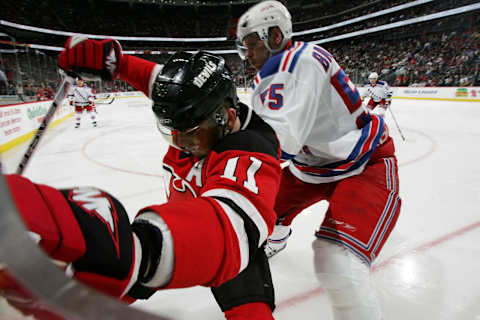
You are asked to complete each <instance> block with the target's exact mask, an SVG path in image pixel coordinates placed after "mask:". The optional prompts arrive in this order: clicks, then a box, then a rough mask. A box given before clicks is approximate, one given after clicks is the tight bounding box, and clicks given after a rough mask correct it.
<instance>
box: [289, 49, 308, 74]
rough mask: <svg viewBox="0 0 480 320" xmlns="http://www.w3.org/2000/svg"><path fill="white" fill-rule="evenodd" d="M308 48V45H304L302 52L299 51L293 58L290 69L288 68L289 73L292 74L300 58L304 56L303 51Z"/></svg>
mask: <svg viewBox="0 0 480 320" xmlns="http://www.w3.org/2000/svg"><path fill="white" fill-rule="evenodd" d="M306 47H307V43H303V45H302V47H301V48H300V50H298V51H297V52H296V53H295V55H294V56H293V59H292V62H291V63H290V67H289V68H288V72H290V73H292V72H293V69H294V68H295V65H296V64H297V61H298V58H299V57H300V55H301V54H302V52H303V50H305V48H306Z"/></svg>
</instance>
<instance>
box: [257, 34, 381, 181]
mask: <svg viewBox="0 0 480 320" xmlns="http://www.w3.org/2000/svg"><path fill="white" fill-rule="evenodd" d="M253 89H254V93H253V95H252V107H253V109H254V110H255V112H257V113H258V114H259V115H260V116H261V117H262V118H263V119H264V120H265V121H266V122H268V123H269V124H270V125H271V126H272V127H273V128H274V130H275V131H276V133H277V135H278V138H279V140H280V145H281V148H282V158H283V159H291V160H292V164H291V165H290V166H289V169H290V170H291V171H292V173H293V174H294V175H295V176H296V177H298V178H299V179H301V180H302V181H305V182H309V183H325V182H331V181H336V180H340V179H343V178H346V177H349V176H353V175H356V174H359V173H361V172H362V171H363V168H364V166H365V164H366V163H367V162H368V159H369V158H370V156H371V155H372V153H373V151H374V150H375V149H376V147H377V145H378V143H379V141H380V138H381V136H382V133H383V130H384V121H383V119H382V118H381V117H379V116H376V115H370V114H369V113H368V111H367V110H366V109H365V107H364V106H363V105H362V101H361V99H360V94H359V92H358V90H357V89H356V87H355V85H354V84H353V83H352V82H351V81H350V79H349V78H348V76H347V75H346V74H345V72H344V71H343V69H342V68H341V67H340V66H339V65H338V64H337V62H336V61H335V59H334V58H333V56H332V55H331V54H330V53H328V52H327V51H326V50H325V49H323V48H322V47H320V46H317V45H313V44H310V43H304V42H294V43H293V45H292V46H291V47H290V48H289V49H288V50H286V51H283V52H281V53H279V54H277V55H275V56H272V57H271V58H270V59H269V60H268V61H267V62H266V63H265V64H264V66H263V67H262V69H261V70H260V71H259V72H258V73H257V75H256V76H255V79H254V83H253Z"/></svg>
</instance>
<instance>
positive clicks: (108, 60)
mask: <svg viewBox="0 0 480 320" xmlns="http://www.w3.org/2000/svg"><path fill="white" fill-rule="evenodd" d="M122 59H123V53H122V47H121V46H120V43H118V41H117V40H114V39H106V40H92V39H88V38H87V37H85V36H74V37H70V38H68V40H67V42H66V43H65V51H62V52H61V53H60V54H59V56H58V66H59V67H60V68H61V69H63V70H64V71H65V72H66V73H67V74H69V75H72V76H80V77H82V78H85V79H87V80H99V79H101V80H106V81H112V80H115V79H116V78H117V77H118V74H119V73H120V66H121V63H122Z"/></svg>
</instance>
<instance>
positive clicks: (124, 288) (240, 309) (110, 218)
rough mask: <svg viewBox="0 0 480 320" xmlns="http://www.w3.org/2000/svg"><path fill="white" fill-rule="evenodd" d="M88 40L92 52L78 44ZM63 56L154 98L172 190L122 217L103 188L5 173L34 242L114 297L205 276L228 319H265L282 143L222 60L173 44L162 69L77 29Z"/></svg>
mask: <svg viewBox="0 0 480 320" xmlns="http://www.w3.org/2000/svg"><path fill="white" fill-rule="evenodd" d="M84 46H88V47H89V48H90V49H91V50H90V51H89V52H90V53H92V54H91V55H89V56H84V55H83V54H82V53H83V52H84ZM105 53H107V54H105ZM72 56H74V57H75V59H71V57H72ZM106 56H108V57H112V56H115V61H117V64H116V65H113V66H112V65H109V64H108V63H107V62H109V61H111V60H107V59H106V58H105V57H106ZM101 58H104V59H105V60H104V61H103V62H101V63H99V64H96V63H97V62H98V61H99V60H101ZM59 66H60V67H62V68H63V69H64V70H66V71H67V72H72V71H74V72H75V71H78V70H82V71H83V72H88V74H90V75H92V74H96V75H97V76H98V75H101V76H102V78H103V79H107V80H112V79H114V78H116V77H117V75H120V77H121V78H122V79H124V80H126V81H128V82H129V83H130V84H132V85H133V86H135V87H136V88H137V89H139V90H141V91H143V92H144V93H145V94H146V95H147V96H148V97H151V98H152V100H153V112H154V114H155V116H156V119H157V124H158V128H159V130H160V132H161V133H162V135H163V136H164V137H166V138H167V139H168V140H169V142H170V143H171V147H170V148H169V150H168V152H167V154H166V155H165V158H164V169H165V170H166V172H167V174H168V176H169V177H170V179H169V181H168V183H169V190H168V191H169V192H168V200H169V201H168V203H167V204H164V205H153V206H149V207H147V208H145V209H143V210H141V211H140V212H139V214H138V215H137V217H136V218H135V220H134V222H133V224H132V225H131V226H130V225H129V223H128V216H127V214H126V213H125V210H124V209H123V206H122V205H121V203H120V202H119V201H118V200H116V199H115V198H114V197H112V196H111V195H108V194H107V193H105V192H104V191H102V190H98V189H96V188H73V189H69V190H60V191H58V190H56V189H53V188H50V187H47V186H42V185H36V184H33V183H32V182H30V181H29V180H27V179H25V178H23V177H20V176H16V175H12V176H8V182H9V185H10V187H11V190H12V193H13V196H14V199H15V202H16V203H17V206H18V209H19V211H20V213H21V214H22V216H23V218H24V220H25V221H26V223H27V225H28V227H29V229H30V230H31V231H33V232H36V233H37V234H39V235H40V238H41V240H40V245H42V246H43V247H44V248H45V249H46V251H47V252H48V253H49V254H50V255H51V256H52V257H53V258H55V259H57V260H62V261H66V262H72V266H73V270H74V271H75V277H76V278H77V279H80V280H82V281H83V282H85V283H87V284H90V285H92V286H93V287H96V288H98V289H100V290H102V291H104V292H106V293H108V294H110V295H113V296H115V297H122V298H123V299H125V300H131V298H148V297H149V296H151V295H152V294H153V293H154V292H155V290H157V289H160V288H183V287H190V286H195V285H203V286H209V287H212V292H213V294H214V296H215V299H216V301H217V302H218V304H219V306H220V307H221V309H222V310H223V311H224V312H225V316H226V318H227V319H244V320H246V319H255V320H256V319H258V320H265V319H269V320H270V319H273V317H272V310H273V308H274V297H273V286H272V281H271V277H270V271H269V268H268V261H267V258H266V256H265V253H264V250H263V246H262V245H263V243H264V242H265V240H266V238H267V236H268V235H269V234H270V233H271V231H272V229H273V226H274V224H275V219H276V216H275V212H274V211H273V206H274V200H275V194H276V191H277V190H278V186H279V182H280V172H281V169H280V165H279V160H278V155H279V145H278V141H277V139H276V136H275V133H274V131H273V130H272V128H271V127H270V126H269V125H267V124H266V123H265V122H264V121H263V120H261V119H260V118H259V117H258V116H257V115H256V114H255V113H254V112H252V110H251V109H249V108H247V107H246V106H245V105H239V104H237V101H238V99H237V96H236V88H235V85H234V82H233V76H232V74H231V73H230V71H229V70H228V68H227V67H226V66H225V62H224V60H223V59H222V58H219V57H216V56H212V55H209V54H206V53H202V52H201V53H198V54H195V55H192V54H189V53H179V54H176V55H174V56H173V57H172V58H171V59H170V60H169V61H168V62H167V63H166V64H165V66H164V67H163V69H162V70H161V72H160V67H159V66H158V65H157V64H155V63H152V62H149V61H146V60H143V59H140V58H136V57H133V56H127V55H123V54H122V52H121V48H120V45H119V44H118V42H116V41H114V40H111V39H110V40H103V41H95V40H85V39H83V38H80V39H79V38H74V39H70V40H69V41H68V42H67V44H66V50H65V51H64V52H63V53H61V54H60V56H59ZM48 222H51V223H48ZM100 244H101V245H100Z"/></svg>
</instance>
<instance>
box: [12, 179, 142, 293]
mask: <svg viewBox="0 0 480 320" xmlns="http://www.w3.org/2000/svg"><path fill="white" fill-rule="evenodd" d="M6 178H7V182H8V185H9V187H10V191H11V193H12V197H13V199H14V202H15V204H16V206H17V209H18V212H19V213H20V215H21V216H22V218H23V221H24V222H25V224H26V226H27V228H28V229H29V230H30V231H31V232H33V233H36V234H37V235H38V236H39V239H40V241H39V245H40V246H41V247H42V248H43V249H44V250H45V252H46V253H47V254H48V255H49V256H50V257H52V258H54V259H56V260H59V261H63V262H66V263H72V265H73V270H74V277H75V278H77V279H78V280H80V281H82V282H83V283H85V284H87V285H90V286H92V287H94V288H96V289H98V290H100V291H103V292H104V293H107V294H109V295H111V296H113V297H117V298H118V297H121V296H122V295H123V294H125V292H126V291H127V290H128V289H129V288H130V286H131V285H133V282H135V281H136V277H137V273H138V268H139V261H140V257H139V256H138V255H141V249H140V247H139V243H138V241H137V242H136V241H135V240H134V236H133V234H132V230H131V228H130V222H129V218H128V215H127V213H126V211H125V209H124V207H123V205H122V204H121V203H120V202H119V201H118V200H117V199H115V198H114V197H113V196H111V195H109V194H107V193H106V192H104V191H102V190H100V189H97V188H93V187H87V188H78V187H77V188H73V189H65V190H57V189H54V188H51V187H49V186H45V185H38V184H34V183H32V182H31V181H30V180H28V179H26V178H24V177H22V176H19V175H7V176H6Z"/></svg>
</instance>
